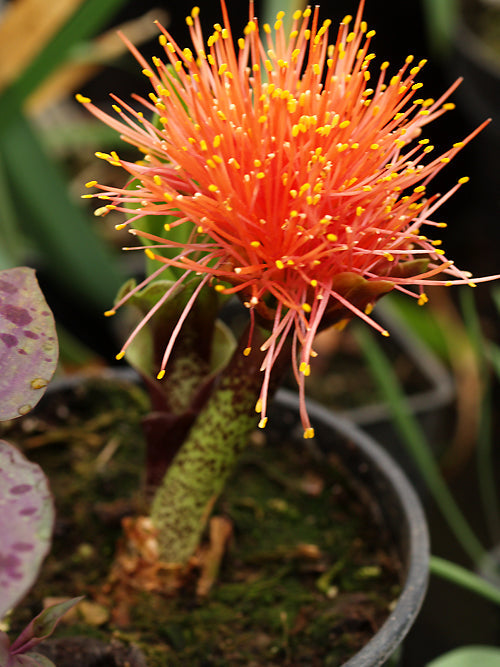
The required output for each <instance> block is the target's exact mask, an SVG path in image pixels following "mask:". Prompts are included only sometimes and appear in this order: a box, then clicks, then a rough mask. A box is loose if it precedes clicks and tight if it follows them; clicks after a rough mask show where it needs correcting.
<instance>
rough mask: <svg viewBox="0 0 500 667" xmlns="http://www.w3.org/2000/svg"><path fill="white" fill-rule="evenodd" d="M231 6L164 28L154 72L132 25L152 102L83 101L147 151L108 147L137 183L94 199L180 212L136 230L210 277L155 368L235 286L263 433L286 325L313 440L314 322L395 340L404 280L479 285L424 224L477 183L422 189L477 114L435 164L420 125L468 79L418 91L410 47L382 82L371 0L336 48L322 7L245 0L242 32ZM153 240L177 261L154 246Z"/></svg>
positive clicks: (348, 20)
mask: <svg viewBox="0 0 500 667" xmlns="http://www.w3.org/2000/svg"><path fill="white" fill-rule="evenodd" d="M221 4H222V15H223V23H222V24H216V25H215V26H214V28H215V29H214V32H213V34H212V35H210V37H209V38H208V41H207V43H206V44H205V41H204V39H203V35H202V30H201V26H200V21H199V9H198V8H196V7H195V8H194V9H193V11H192V12H191V15H190V16H188V17H187V19H186V20H187V24H188V26H189V30H190V33H191V38H192V48H191V49H190V48H185V49H182V48H181V47H180V46H179V45H178V44H177V43H176V42H175V40H174V39H173V37H172V36H171V35H170V33H169V32H168V31H167V30H165V28H163V27H162V26H161V25H158V28H159V30H160V32H161V34H160V37H159V41H160V45H161V46H162V47H163V51H164V55H163V56H162V57H154V58H153V63H152V66H151V65H149V64H148V63H147V62H146V60H145V59H144V58H143V57H142V55H141V54H140V53H139V52H138V51H137V49H136V48H135V47H134V46H133V45H132V44H131V43H130V42H129V41H128V40H127V39H126V38H125V37H124V36H123V35H122V39H123V40H124V41H125V43H126V44H127V46H128V47H129V49H130V50H131V51H132V53H133V54H134V56H135V57H136V59H137V60H138V62H139V63H140V65H141V66H142V68H143V73H144V75H145V76H146V77H147V78H148V79H149V80H150V83H151V85H152V89H153V90H152V92H150V94H149V99H144V98H140V97H136V101H138V102H140V105H141V107H140V108H141V110H136V109H135V108H134V107H133V106H130V105H129V104H127V103H125V102H123V101H121V100H119V99H118V98H117V97H115V96H112V97H113V99H114V102H115V104H114V105H113V109H114V112H115V115H108V114H107V113H105V112H103V111H102V110H100V109H98V108H97V107H95V106H94V105H93V104H92V103H91V102H90V100H89V99H87V98H84V97H83V96H81V95H79V96H77V99H78V100H79V101H80V102H81V103H82V104H84V106H86V107H87V108H88V109H89V110H90V111H91V112H92V113H93V114H94V115H95V116H97V118H99V119H101V120H103V121H104V122H105V123H107V124H108V125H109V126H110V127H112V128H114V129H116V130H117V131H118V132H120V134H121V136H122V138H123V140H124V141H126V142H127V143H129V144H132V145H133V146H136V147H137V148H138V149H139V150H140V152H141V154H142V156H141V159H140V160H139V161H138V162H129V161H126V160H123V159H121V158H120V157H119V156H118V155H117V153H115V152H112V153H111V154H109V155H107V154H102V153H101V154H98V157H102V158H104V159H105V160H107V161H108V162H109V163H110V164H112V165H115V166H119V167H121V168H123V169H125V170H126V171H127V172H128V173H129V174H130V176H131V182H132V181H133V182H134V185H135V187H134V188H127V187H125V188H117V187H111V186H106V185H99V184H97V183H96V182H95V181H93V182H91V183H89V184H87V185H89V186H96V187H97V188H98V189H99V190H100V192H99V193H97V194H96V195H87V196H98V197H99V198H100V199H105V200H106V199H107V200H108V201H109V202H110V203H108V204H106V205H105V206H103V207H102V208H100V209H98V211H97V212H96V213H97V214H98V215H100V214H105V213H107V212H108V211H109V210H111V209H116V210H119V211H126V212H127V213H128V214H129V215H130V212H131V210H130V209H131V207H132V208H134V209H135V212H134V213H133V215H132V216H131V217H130V219H129V222H128V223H124V224H123V225H119V227H123V226H125V225H126V224H130V223H131V222H133V221H134V220H139V219H140V218H141V217H143V216H150V215H159V216H174V220H173V221H172V222H171V221H170V219H169V224H168V225H166V230H165V234H164V236H162V237H159V236H154V235H151V234H148V233H146V232H144V231H140V230H137V229H130V231H131V233H133V234H135V235H139V236H142V237H143V238H146V239H150V241H151V242H152V245H151V246H150V247H149V248H147V249H146V252H147V253H148V254H149V256H150V257H154V258H156V259H157V260H158V262H159V269H158V271H157V272H156V274H158V273H161V271H162V270H163V269H164V268H166V267H168V266H172V267H177V268H181V269H184V273H183V276H182V278H181V279H180V281H179V282H182V281H183V280H185V279H187V278H188V277H189V276H192V275H195V274H197V275H201V276H202V279H201V281H200V286H199V288H198V290H196V291H195V293H194V294H193V298H192V299H190V301H189V302H188V304H187V306H186V311H185V313H184V315H183V317H181V320H180V321H179V323H178V326H177V327H176V328H175V330H174V334H173V336H172V338H171V340H170V342H169V344H168V347H167V349H166V352H165V356H164V359H163V363H162V367H161V369H160V377H161V376H163V374H164V369H165V366H166V364H167V360H168V356H169V354H170V351H171V349H172V346H173V343H174V340H175V338H176V336H177V334H178V333H179V330H180V328H181V326H182V321H183V319H184V317H185V315H187V312H188V311H189V308H190V307H191V306H192V303H193V302H194V299H195V298H196V296H197V294H198V292H199V290H200V289H202V287H204V286H209V285H211V286H212V287H213V288H214V289H215V290H217V291H220V292H222V293H225V294H232V293H237V294H238V295H239V296H240V297H241V298H242V300H243V302H244V304H245V305H246V306H247V307H248V309H249V311H250V315H251V322H252V324H253V322H254V320H255V318H256V317H257V321H258V323H259V324H260V325H264V327H267V328H268V330H269V336H268V338H267V341H266V343H265V344H264V345H263V348H262V349H263V351H265V353H266V356H265V360H264V363H263V366H262V371H263V383H262V391H261V396H260V399H259V401H258V403H257V411H258V412H260V413H261V421H260V425H261V426H264V425H265V422H266V400H267V391H268V385H269V378H270V373H271V369H272V366H273V363H274V361H275V360H276V358H277V356H278V354H279V352H280V350H281V347H282V345H283V342H284V340H285V338H286V337H287V336H288V334H291V335H292V336H293V349H294V353H293V355H292V362H293V365H294V370H295V375H296V377H297V381H298V384H299V390H300V394H301V399H302V400H301V404H302V421H303V425H304V429H305V436H306V437H312V435H313V430H312V428H311V426H310V423H309V420H308V417H307V412H306V409H305V401H304V376H306V375H308V373H309V360H310V356H311V355H312V354H314V352H313V350H312V342H313V338H314V336H315V334H316V332H317V331H318V329H319V328H320V327H321V326H326V325H331V324H333V323H336V322H339V321H341V320H345V319H349V318H350V317H353V316H354V315H357V316H359V317H361V318H362V319H364V320H366V321H368V322H369V323H370V324H371V325H372V326H374V327H375V328H376V329H378V330H380V331H381V332H382V333H383V334H385V335H387V332H386V331H384V330H383V329H382V328H381V327H380V325H379V324H377V323H376V322H374V321H373V320H372V319H371V318H370V317H369V312H370V310H371V307H372V305H373V303H374V302H375V301H376V299H377V298H378V297H379V296H381V295H382V294H384V293H386V292H388V291H390V290H391V289H393V288H395V289H397V290H399V291H401V292H405V293H409V294H412V295H413V296H416V297H417V298H418V299H419V303H424V302H425V301H426V300H427V298H426V296H425V293H424V292H423V285H425V284H451V282H455V283H468V284H472V283H471V277H470V274H468V273H464V272H462V271H460V270H458V269H457V268H456V267H455V266H454V265H453V262H451V261H448V260H447V259H446V258H445V256H444V254H443V251H442V250H441V249H440V248H439V247H438V246H439V241H431V240H429V239H428V238H427V236H425V235H424V234H423V233H422V230H423V228H425V227H444V226H445V225H444V223H440V222H435V221H434V214H435V212H436V210H437V209H438V208H439V206H440V205H441V204H442V203H443V202H444V201H445V200H447V199H448V198H449V197H450V196H451V195H452V194H453V193H454V192H455V191H456V190H457V189H458V188H459V187H460V186H461V184H462V183H465V182H466V181H467V180H468V179H467V178H462V179H460V181H459V182H458V183H457V184H456V185H455V186H454V187H453V188H452V189H451V190H450V191H449V192H448V193H446V194H445V195H443V196H440V195H437V194H431V195H429V194H427V186H428V184H429V182H430V181H431V180H432V178H433V177H434V176H435V175H436V174H437V173H438V172H439V171H440V170H441V169H442V168H443V167H444V165H445V164H447V163H448V162H449V161H450V160H451V159H452V158H453V157H454V155H456V153H457V152H458V151H459V150H460V149H461V148H462V147H463V146H464V145H465V144H466V143H467V142H468V141H470V140H471V139H472V138H473V137H474V136H475V135H476V134H477V133H478V132H479V131H480V130H481V129H482V127H483V126H484V124H483V125H481V127H479V128H478V129H477V130H475V131H474V132H472V134H470V135H469V136H468V137H467V138H466V139H465V140H464V141H461V142H458V143H456V144H454V145H453V146H452V147H451V148H449V149H448V150H447V151H446V152H445V153H443V154H442V155H440V156H437V157H434V156H433V154H432V151H433V146H431V145H430V144H429V142H428V140H427V139H425V138H424V137H422V128H423V127H424V126H425V125H426V124H427V123H429V122H430V121H432V120H434V119H435V118H437V117H439V116H441V115H442V114H443V113H445V112H446V111H447V110H448V109H452V108H453V106H454V105H453V104H451V103H449V102H447V100H448V98H449V96H450V95H451V93H452V92H453V91H454V90H455V88H456V87H457V86H458V84H459V83H460V82H459V81H457V82H456V83H455V84H454V85H452V86H451V87H450V88H449V89H448V90H447V91H446V93H445V94H444V95H443V96H442V97H440V98H439V99H438V100H433V99H426V98H424V97H421V96H420V95H421V90H420V89H421V86H422V84H421V83H417V82H416V77H417V76H418V74H419V72H420V70H421V68H422V67H423V65H424V62H425V61H420V62H415V61H414V59H413V57H412V56H409V57H408V58H406V60H405V62H404V64H403V66H402V67H401V68H400V69H399V70H398V71H395V72H394V73H389V71H390V68H389V63H387V62H384V63H382V64H381V65H380V66H379V67H378V70H377V73H376V74H375V75H374V76H372V75H371V73H370V66H371V65H372V64H373V63H372V60H373V59H374V58H375V55H374V54H373V53H372V52H371V51H370V47H371V41H372V38H373V36H374V35H375V31H373V30H368V27H367V25H366V23H365V22H364V21H363V19H362V12H363V5H364V0H361V3H360V6H359V9H358V11H357V15H356V17H355V18H354V19H353V18H352V17H350V16H346V17H345V18H344V19H343V21H342V22H341V23H340V27H339V30H338V33H337V35H336V37H335V38H334V39H333V40H332V41H330V39H329V30H330V24H331V21H329V20H326V21H324V22H323V23H322V24H320V21H319V10H318V7H316V8H315V9H314V10H312V9H311V8H307V9H305V10H304V11H297V12H295V13H294V15H293V25H292V29H291V32H290V34H285V30H284V27H283V22H282V19H283V16H284V14H283V12H280V13H279V14H278V15H277V18H276V23H275V24H274V27H270V26H269V25H264V26H262V30H260V29H259V24H258V21H257V19H256V18H254V13H253V2H252V1H251V2H250V14H249V15H250V20H249V21H248V23H247V25H246V28H245V30H244V35H243V36H242V37H240V38H239V39H238V40H237V41H236V42H235V41H234V39H233V35H232V33H231V26H230V22H229V18H228V13H227V9H226V5H225V0H221ZM261 34H262V35H263V36H262V37H261V36H260V35H261ZM179 225H188V226H189V229H190V236H189V240H188V241H187V242H186V243H183V244H180V243H179V242H177V241H175V240H172V239H170V240H169V231H170V232H172V231H174V228H175V227H177V226H179ZM159 243H160V244H161V246H162V247H163V248H170V249H172V248H175V249H178V253H177V254H176V256H175V257H169V258H167V257H164V256H161V255H158V254H155V252H154V249H155V248H158V245H157V244H159ZM200 251H201V252H200ZM438 274H441V278H440V279H439V278H437V277H436V276H438ZM443 274H447V276H446V277H443ZM450 277H451V278H453V280H451V281H450ZM147 280H148V279H146V281H144V283H142V284H141V285H140V286H139V287H142V286H143V285H144V284H145V283H146V282H147ZM413 285H415V286H417V289H416V291H415V292H413V291H410V289H409V288H410V287H411V286H413ZM139 287H138V288H139ZM168 295H169V294H168V293H167V294H166V296H165V298H168ZM125 300H126V298H125V299H123V300H122V302H124V301H125ZM122 302H119V303H118V304H117V305H118V306H119V305H121V303H122ZM146 319H147V318H145V320H146ZM130 340H131V338H129V341H130ZM127 344H128V342H127V343H126V345H127ZM126 345H125V347H126ZM250 346H251V339H250V341H249V348H250ZM125 347H124V348H123V350H122V352H121V353H120V355H121V356H123V353H124V349H125ZM249 348H248V349H249ZM248 349H247V351H248Z"/></svg>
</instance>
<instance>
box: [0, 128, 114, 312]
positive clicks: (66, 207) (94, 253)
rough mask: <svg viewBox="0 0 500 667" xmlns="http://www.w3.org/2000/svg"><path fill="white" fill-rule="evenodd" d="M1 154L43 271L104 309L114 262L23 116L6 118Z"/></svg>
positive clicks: (111, 289)
mask: <svg viewBox="0 0 500 667" xmlns="http://www.w3.org/2000/svg"><path fill="white" fill-rule="evenodd" d="M2 153H3V162H4V164H5V166H6V169H7V173H8V178H9V181H10V185H11V188H12V192H13V194H14V196H15V197H16V198H17V207H18V209H19V211H20V212H22V214H23V225H24V230H25V233H26V234H27V235H28V237H29V238H30V239H32V240H34V241H35V243H36V245H37V248H38V249H39V250H40V251H41V253H42V256H43V257H44V258H45V260H46V265H47V266H46V268H47V270H48V271H49V272H50V274H51V275H52V277H53V278H54V280H55V281H57V283H58V284H59V285H61V286H63V287H67V289H68V291H71V292H72V293H73V295H74V296H75V297H76V298H77V299H78V298H83V299H84V300H85V301H86V302H87V303H88V304H91V305H93V306H95V307H97V308H99V309H106V308H109V305H110V304H111V303H113V299H114V297H115V294H116V292H117V290H118V288H119V286H120V284H121V283H122V282H123V280H122V276H121V274H120V271H119V269H118V266H117V264H116V262H115V261H114V258H113V256H112V255H111V253H110V252H109V251H108V250H107V248H106V246H105V244H104V242H103V241H102V240H101V239H100V237H98V236H97V235H96V234H95V233H94V232H93V230H92V228H91V226H90V220H88V219H87V217H86V215H85V214H84V213H83V211H82V210H81V209H80V208H79V207H78V206H76V204H74V203H73V201H72V200H71V198H70V196H69V194H68V189H67V185H66V183H65V181H64V178H63V177H62V175H61V174H60V172H59V170H58V169H57V167H56V165H55V164H53V163H52V162H51V161H50V160H49V158H48V156H47V155H46V154H45V153H44V151H43V150H42V148H41V145H40V142H39V140H38V137H37V136H36V134H35V132H34V131H33V129H32V127H31V125H30V124H29V122H28V121H27V120H26V119H25V118H24V117H23V116H21V115H19V116H18V117H17V118H16V120H15V122H11V123H10V131H9V133H8V134H6V135H5V136H4V138H3V142H2V144H1V145H0V154H2ZM76 303H77V301H76Z"/></svg>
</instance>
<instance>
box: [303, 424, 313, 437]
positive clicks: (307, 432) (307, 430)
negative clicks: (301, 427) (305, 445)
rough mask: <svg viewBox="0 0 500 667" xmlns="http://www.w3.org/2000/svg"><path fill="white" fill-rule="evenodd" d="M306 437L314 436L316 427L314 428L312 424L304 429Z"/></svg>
mask: <svg viewBox="0 0 500 667" xmlns="http://www.w3.org/2000/svg"><path fill="white" fill-rule="evenodd" d="M304 438H305V439H306V440H310V439H311V438H314V429H313V428H312V426H310V427H309V428H306V430H305V431H304Z"/></svg>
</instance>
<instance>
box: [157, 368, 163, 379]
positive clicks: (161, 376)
mask: <svg viewBox="0 0 500 667" xmlns="http://www.w3.org/2000/svg"><path fill="white" fill-rule="evenodd" d="M164 377H165V370H164V369H162V370H161V371H160V372H159V373H158V375H157V376H156V379H157V380H163V378H164Z"/></svg>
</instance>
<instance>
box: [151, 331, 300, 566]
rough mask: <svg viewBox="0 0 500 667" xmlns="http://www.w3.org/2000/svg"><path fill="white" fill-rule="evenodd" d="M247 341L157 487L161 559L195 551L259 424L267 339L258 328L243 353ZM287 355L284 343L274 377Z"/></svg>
mask: <svg viewBox="0 0 500 667" xmlns="http://www.w3.org/2000/svg"><path fill="white" fill-rule="evenodd" d="M247 340H248V339H247V337H246V336H245V334H243V336H242V338H241V340H240V343H239V345H238V347H237V349H236V350H235V352H234V353H233V356H232V358H231V360H230V362H229V364H228V366H227V367H226V368H225V369H224V370H223V371H222V373H221V375H220V377H219V380H218V383H217V385H216V387H215V388H214V391H213V393H212V395H211V397H210V399H209V400H208V402H207V403H206V405H205V406H204V408H203V409H202V410H201V412H200V414H199V415H198V417H197V419H196V421H195V423H194V425H193V427H192V428H191V430H190V432H189V434H188V436H187V438H186V440H185V442H184V443H183V445H182V447H181V448H180V450H179V452H178V454H177V455H176V457H175V458H174V460H173V462H172V464H171V465H170V467H169V468H168V470H167V473H166V475H165V477H164V479H163V482H162V484H161V486H160V487H159V488H158V490H157V491H156V494H155V497H154V499H153V503H152V508H151V519H152V521H153V523H154V525H155V527H156V528H157V530H158V545H159V557H160V560H162V561H165V562H170V563H182V564H185V563H186V562H187V561H188V560H189V558H190V557H191V556H192V555H193V553H194V551H195V549H196V547H197V546H198V544H199V543H200V540H201V536H202V533H203V530H204V527H205V524H206V521H207V519H208V517H209V514H210V511H211V509H212V507H213V505H214V503H215V501H216V499H217V497H218V495H219V494H220V492H221V491H222V489H223V488H224V486H225V483H226V481H227V479H228V477H229V475H230V474H231V473H232V471H233V469H234V466H235V463H236V461H237V460H238V457H239V455H240V454H241V453H242V451H243V450H244V449H245V447H246V445H247V443H248V439H249V436H250V434H251V432H252V431H253V429H254V428H255V426H256V422H257V414H256V412H255V405H256V402H257V399H258V397H259V394H260V390H261V385H262V379H263V374H262V371H261V370H260V367H261V364H262V361H263V359H264V353H263V352H261V350H260V346H261V344H262V343H263V341H264V337H263V334H262V333H261V332H259V330H258V329H256V330H255V331H254V336H253V340H252V350H251V352H250V354H249V355H248V356H244V355H243V350H244V349H245V347H246V341H247ZM289 355H290V348H289V346H288V344H285V345H284V346H283V349H282V350H281V353H280V355H279V357H278V359H277V360H276V362H275V364H274V365H273V379H274V380H276V378H277V377H280V376H281V373H283V372H284V370H285V368H286V367H287V365H288V362H289V358H290V357H289ZM280 371H281V373H280ZM276 384H277V383H276V382H275V385H274V386H276Z"/></svg>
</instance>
